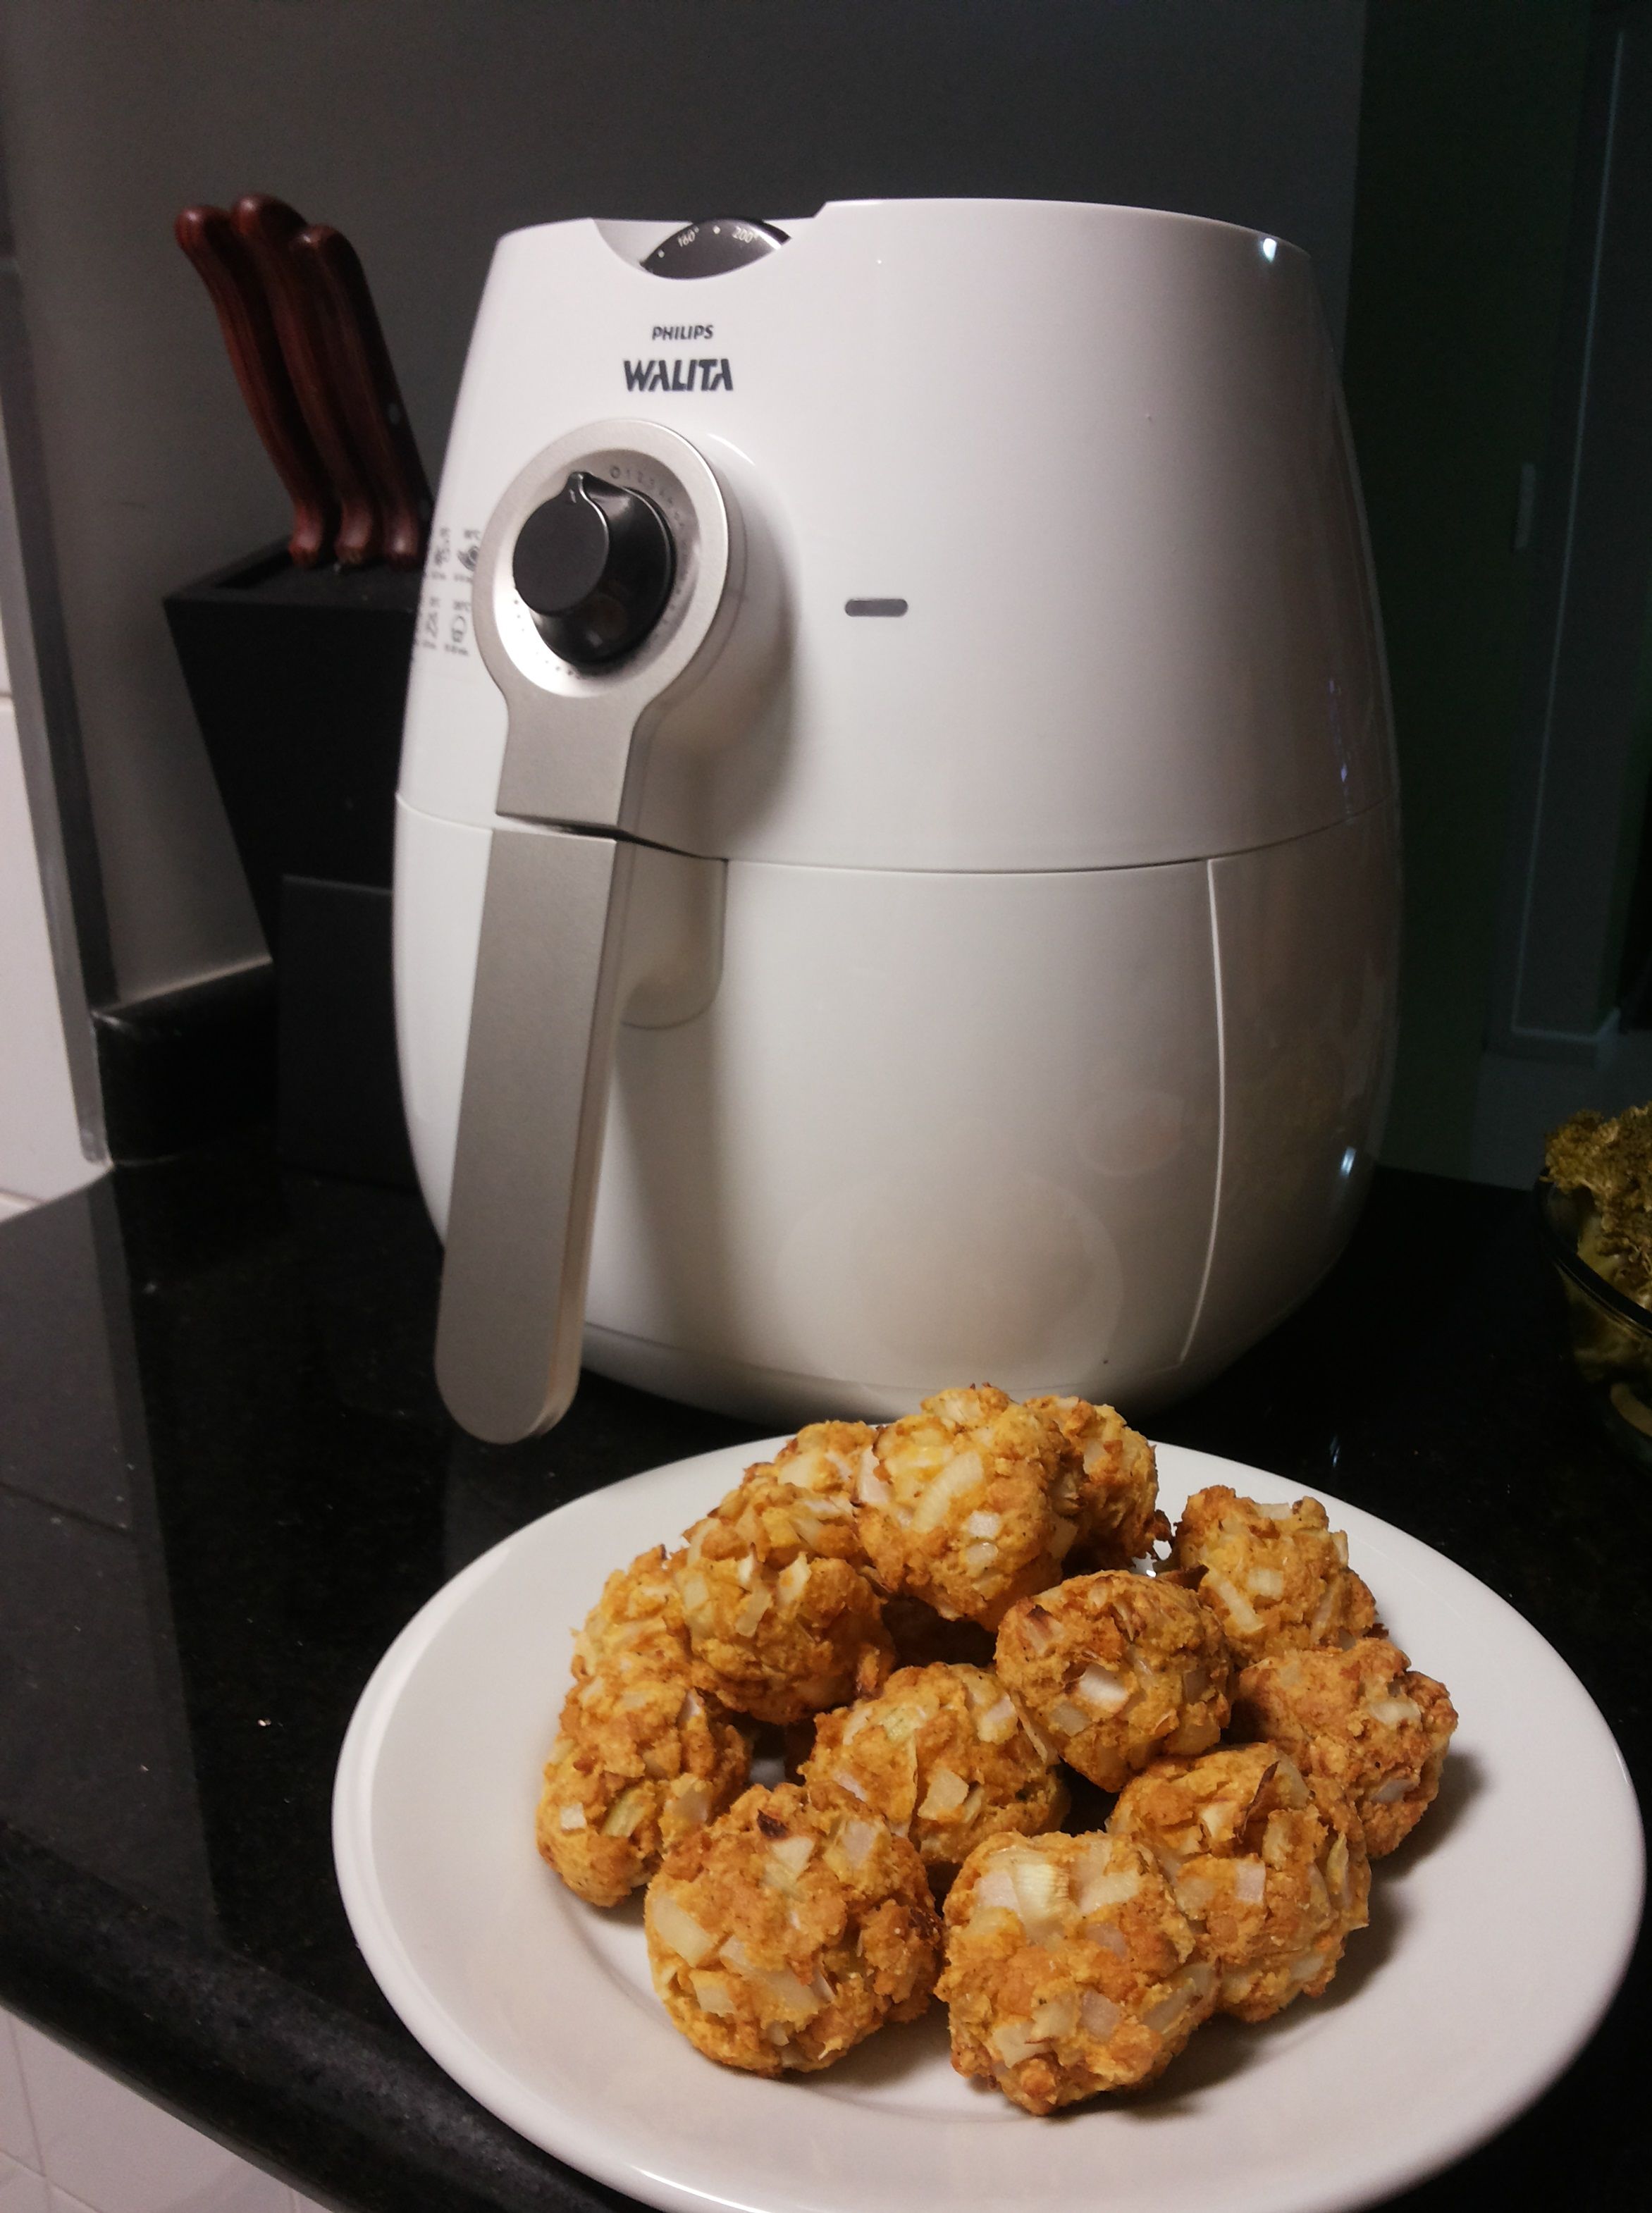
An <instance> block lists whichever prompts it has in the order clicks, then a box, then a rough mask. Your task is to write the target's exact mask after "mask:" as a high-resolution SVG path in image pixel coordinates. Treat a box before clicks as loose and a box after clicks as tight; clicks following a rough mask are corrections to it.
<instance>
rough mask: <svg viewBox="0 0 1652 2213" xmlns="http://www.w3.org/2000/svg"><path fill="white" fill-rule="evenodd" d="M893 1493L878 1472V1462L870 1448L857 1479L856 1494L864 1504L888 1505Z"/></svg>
mask: <svg viewBox="0 0 1652 2213" xmlns="http://www.w3.org/2000/svg"><path fill="white" fill-rule="evenodd" d="M892 1495H893V1494H892V1493H891V1491H890V1489H889V1486H888V1484H887V1483H886V1482H885V1481H884V1479H883V1478H882V1477H881V1475H880V1474H879V1473H878V1468H877V1462H876V1461H875V1460H874V1459H873V1457H872V1454H871V1451H870V1449H868V1452H867V1455H866V1459H865V1461H864V1462H863V1465H862V1467H861V1472H860V1474H859V1476H858V1477H857V1478H856V1484H855V1496H856V1498H858V1499H859V1501H860V1503H861V1504H862V1505H863V1506H887V1504H888V1503H889V1500H890V1497H891V1496H892Z"/></svg>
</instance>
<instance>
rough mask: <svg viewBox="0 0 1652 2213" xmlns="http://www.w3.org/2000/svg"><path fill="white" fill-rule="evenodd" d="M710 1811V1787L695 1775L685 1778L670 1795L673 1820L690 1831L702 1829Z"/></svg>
mask: <svg viewBox="0 0 1652 2213" xmlns="http://www.w3.org/2000/svg"><path fill="white" fill-rule="evenodd" d="M710 1811H711V1786H710V1783H704V1782H702V1781H701V1780H700V1778H699V1777H698V1776H697V1775H692V1776H687V1777H684V1778H683V1779H682V1780H681V1781H680V1783H678V1784H677V1786H676V1788H675V1789H674V1790H673V1792H672V1794H671V1812H672V1815H673V1818H674V1820H679V1821H681V1822H683V1823H684V1824H685V1825H686V1826H687V1827H689V1828H691V1829H699V1828H704V1826H705V1821H706V1817H707V1816H708V1815H709V1814H710Z"/></svg>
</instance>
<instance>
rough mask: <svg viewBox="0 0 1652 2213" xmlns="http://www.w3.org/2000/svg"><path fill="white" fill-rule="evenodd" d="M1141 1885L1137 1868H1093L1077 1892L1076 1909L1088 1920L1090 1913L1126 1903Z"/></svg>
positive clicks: (1140, 1874) (1104, 1910)
mask: <svg viewBox="0 0 1652 2213" xmlns="http://www.w3.org/2000/svg"><path fill="white" fill-rule="evenodd" d="M1141 1887H1142V1873H1141V1869H1139V1868H1136V1867H1131V1866H1128V1865H1126V1866H1125V1867H1121V1868H1111V1867H1109V1868H1100V1867H1099V1868H1095V1869H1093V1870H1090V1871H1087V1872H1086V1874H1085V1876H1084V1883H1083V1887H1082V1889H1081V1890H1080V1892H1079V1893H1078V1910H1079V1911H1080V1912H1081V1913H1082V1914H1083V1915H1084V1917H1085V1918H1086V1919H1087V1920H1088V1917H1089V1916H1090V1915H1091V1914H1092V1913H1105V1912H1106V1911H1107V1910H1108V1909H1109V1907H1111V1906H1114V1905H1128V1904H1129V1903H1130V1901H1131V1899H1132V1898H1134V1897H1135V1895H1136V1893H1137V1891H1138V1890H1139V1889H1140V1888H1141Z"/></svg>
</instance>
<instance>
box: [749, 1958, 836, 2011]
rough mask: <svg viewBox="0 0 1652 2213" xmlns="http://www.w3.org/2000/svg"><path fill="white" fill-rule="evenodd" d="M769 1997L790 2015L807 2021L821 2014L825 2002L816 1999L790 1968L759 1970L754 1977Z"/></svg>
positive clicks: (812, 1992) (755, 1981) (754, 1980)
mask: <svg viewBox="0 0 1652 2213" xmlns="http://www.w3.org/2000/svg"><path fill="white" fill-rule="evenodd" d="M752 1980H753V1982H754V1983H758V1984H761V1986H762V1987H763V1989H764V1990H767V1992H768V1993H769V1996H770V1997H771V1998H773V1999H774V2000H775V2001H776V2003H777V2004H779V2005H783V2006H784V2007H785V2009H786V2010H787V2012H788V2013H795V2014H799V2015H802V2018H803V2019H804V2020H805V2021H808V2020H809V2019H810V2018H811V2017H812V2016H813V2015H815V2014H817V2013H819V2012H820V2008H821V2006H822V2004H823V2003H825V2001H824V2000H823V1999H821V1998H818V1997H816V1996H815V1995H814V1991H813V1990H811V1989H810V1988H809V1986H808V1984H807V1983H800V1982H799V1981H798V1979H797V1978H796V1975H794V1974H793V1972H791V1969H790V1968H789V1967H763V1968H759V1970H758V1971H757V1972H756V1973H755V1974H753V1977H752Z"/></svg>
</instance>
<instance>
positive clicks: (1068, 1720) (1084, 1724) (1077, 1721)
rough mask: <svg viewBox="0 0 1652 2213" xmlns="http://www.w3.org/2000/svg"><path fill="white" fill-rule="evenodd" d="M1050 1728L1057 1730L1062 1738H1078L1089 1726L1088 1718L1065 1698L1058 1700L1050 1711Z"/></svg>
mask: <svg viewBox="0 0 1652 2213" xmlns="http://www.w3.org/2000/svg"><path fill="white" fill-rule="evenodd" d="M1050 1726H1051V1728H1055V1729H1059V1730H1060V1732H1061V1734H1062V1735H1063V1736H1079V1735H1082V1733H1083V1732H1084V1730H1086V1729H1087V1728H1089V1726H1090V1716H1088V1714H1085V1713H1081V1712H1080V1711H1079V1710H1078V1708H1077V1707H1076V1706H1075V1705H1072V1704H1069V1702H1068V1701H1067V1700H1066V1699H1065V1698H1058V1699H1057V1700H1056V1703H1055V1704H1054V1705H1052V1707H1051V1709H1050Z"/></svg>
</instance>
